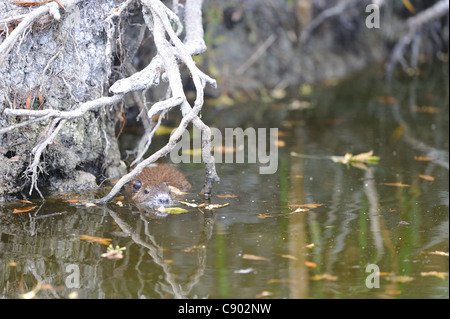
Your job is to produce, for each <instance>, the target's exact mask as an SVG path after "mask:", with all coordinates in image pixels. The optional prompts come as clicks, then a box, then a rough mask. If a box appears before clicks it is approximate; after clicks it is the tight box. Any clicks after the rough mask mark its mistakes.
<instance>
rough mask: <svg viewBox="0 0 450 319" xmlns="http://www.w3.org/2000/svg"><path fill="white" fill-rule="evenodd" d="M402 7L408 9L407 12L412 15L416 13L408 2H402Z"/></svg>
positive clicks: (407, 0)
mask: <svg viewBox="0 0 450 319" xmlns="http://www.w3.org/2000/svg"><path fill="white" fill-rule="evenodd" d="M402 2H403V5H404V6H405V7H406V9H408V11H409V12H411V13H412V14H415V13H416V9H415V8H414V6H413V5H412V4H411V2H410V1H409V0H402Z"/></svg>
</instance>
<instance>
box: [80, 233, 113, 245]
mask: <svg viewBox="0 0 450 319" xmlns="http://www.w3.org/2000/svg"><path fill="white" fill-rule="evenodd" d="M80 239H81V240H87V241H90V242H93V243H99V244H101V245H110V244H111V238H101V237H96V236H89V235H80Z"/></svg>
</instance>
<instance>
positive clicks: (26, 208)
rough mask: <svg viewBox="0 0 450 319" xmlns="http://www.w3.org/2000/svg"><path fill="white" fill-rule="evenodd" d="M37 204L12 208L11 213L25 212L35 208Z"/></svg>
mask: <svg viewBox="0 0 450 319" xmlns="http://www.w3.org/2000/svg"><path fill="white" fill-rule="evenodd" d="M36 207H37V206H32V207H24V208H15V209H14V210H13V212H12V213H13V214H19V213H27V212H29V211H31V210H33V209H35V208H36Z"/></svg>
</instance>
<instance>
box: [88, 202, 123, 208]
mask: <svg viewBox="0 0 450 319" xmlns="http://www.w3.org/2000/svg"><path fill="white" fill-rule="evenodd" d="M116 204H117V203H116ZM85 206H86V207H94V206H97V205H96V204H94V203H86V204H85Z"/></svg>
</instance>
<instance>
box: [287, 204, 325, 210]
mask: <svg viewBox="0 0 450 319" xmlns="http://www.w3.org/2000/svg"><path fill="white" fill-rule="evenodd" d="M320 206H323V204H316V203H311V204H291V205H289V208H290V209H293V208H295V207H306V208H317V207H320Z"/></svg>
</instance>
